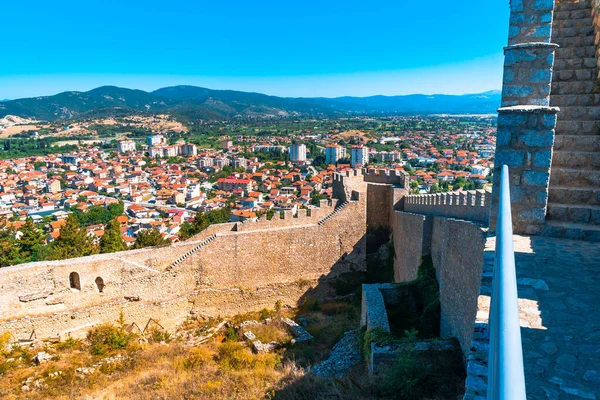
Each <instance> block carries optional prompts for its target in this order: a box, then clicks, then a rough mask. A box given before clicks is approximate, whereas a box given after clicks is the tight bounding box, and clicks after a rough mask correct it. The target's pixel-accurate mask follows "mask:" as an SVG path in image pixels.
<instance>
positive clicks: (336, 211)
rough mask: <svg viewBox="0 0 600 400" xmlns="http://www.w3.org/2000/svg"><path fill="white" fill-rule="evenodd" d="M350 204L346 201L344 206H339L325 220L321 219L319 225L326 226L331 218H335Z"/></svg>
mask: <svg viewBox="0 0 600 400" xmlns="http://www.w3.org/2000/svg"><path fill="white" fill-rule="evenodd" d="M348 204H350V203H349V202H348V201H344V202H343V203H342V204H340V205H339V206H337V207H336V208H335V209H334V210H333V211H332V212H330V213H329V214H327V215H326V216H325V218H323V219H321V220H320V221H319V225H323V224H325V222H327V221H329V220H330V219H331V218H333V217H335V215H336V214H337V213H339V212H340V211H342V210H343V209H344V208H346V207H347V206H348Z"/></svg>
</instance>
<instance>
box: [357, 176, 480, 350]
mask: <svg viewBox="0 0 600 400" xmlns="http://www.w3.org/2000/svg"><path fill="white" fill-rule="evenodd" d="M364 178H365V181H366V183H367V204H368V207H367V227H369V228H387V229H388V230H389V231H390V234H391V237H392V241H393V244H394V281H395V282H410V281H412V280H415V279H416V278H417V272H418V269H419V266H420V265H421V262H422V260H423V258H424V257H431V259H432V262H433V266H434V268H435V270H436V275H437V279H438V283H439V286H440V302H441V321H440V322H441V326H440V327H441V335H442V336H443V337H456V338H457V339H458V341H459V343H460V345H461V348H462V351H463V354H464V356H465V358H466V357H467V355H468V352H469V348H470V344H471V341H472V338H473V321H475V315H476V313H477V297H478V295H479V286H480V282H481V270H482V265H483V249H484V246H485V237H486V234H487V228H486V227H487V225H488V221H489V215H490V204H491V194H490V193H489V192H486V191H479V190H478V191H469V192H456V193H444V194H431V195H410V194H409V192H410V189H409V184H408V175H407V174H406V173H404V172H387V171H368V172H367V171H365V172H364ZM367 286H369V285H367ZM384 297H385V296H384Z"/></svg>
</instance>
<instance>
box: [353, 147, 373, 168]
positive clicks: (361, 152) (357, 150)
mask: <svg viewBox="0 0 600 400" xmlns="http://www.w3.org/2000/svg"><path fill="white" fill-rule="evenodd" d="M368 163H369V148H367V147H365V146H352V151H351V153H350V166H351V167H352V168H356V166H358V165H361V166H363V165H367V164H368Z"/></svg>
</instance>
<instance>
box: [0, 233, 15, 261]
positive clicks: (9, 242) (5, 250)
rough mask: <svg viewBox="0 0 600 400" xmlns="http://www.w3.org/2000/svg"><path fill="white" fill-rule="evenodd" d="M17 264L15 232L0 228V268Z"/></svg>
mask: <svg viewBox="0 0 600 400" xmlns="http://www.w3.org/2000/svg"><path fill="white" fill-rule="evenodd" d="M18 262H19V249H18V248H17V246H16V243H15V231H14V229H12V228H10V227H2V228H0V267H8V266H9V265H13V264H16V263H18Z"/></svg>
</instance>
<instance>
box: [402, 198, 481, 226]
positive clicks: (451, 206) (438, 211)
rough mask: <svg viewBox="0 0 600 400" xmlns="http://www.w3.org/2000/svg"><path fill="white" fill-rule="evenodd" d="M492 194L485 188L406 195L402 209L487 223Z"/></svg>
mask: <svg viewBox="0 0 600 400" xmlns="http://www.w3.org/2000/svg"><path fill="white" fill-rule="evenodd" d="M491 201H492V194H491V193H490V192H487V191H485V190H469V191H460V192H448V193H435V194H421V195H408V196H405V197H404V211H406V212H412V213H417V214H428V215H438V216H444V217H451V218H460V219H464V220H468V221H477V222H481V223H484V224H486V225H487V224H488V222H489V218H490V205H491Z"/></svg>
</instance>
